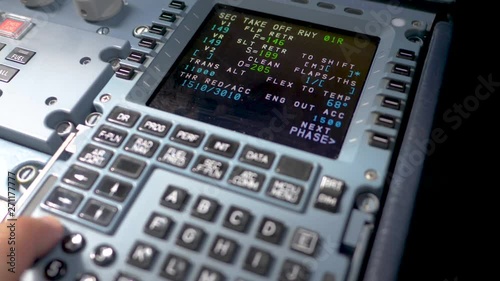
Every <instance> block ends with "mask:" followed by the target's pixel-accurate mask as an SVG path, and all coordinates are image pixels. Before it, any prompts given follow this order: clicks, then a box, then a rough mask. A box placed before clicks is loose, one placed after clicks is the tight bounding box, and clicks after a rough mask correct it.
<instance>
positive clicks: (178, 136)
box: [94, 107, 314, 181]
mask: <svg viewBox="0 0 500 281" xmlns="http://www.w3.org/2000/svg"><path fill="white" fill-rule="evenodd" d="M139 119H140V114H139V113H138V112H135V111H131V110H127V109H125V108H122V107H115V108H114V109H113V110H112V112H111V113H110V114H109V116H108V117H107V121H109V122H111V123H114V124H117V125H120V126H124V127H127V128H132V127H134V126H135V124H136V123H137V121H138V120H139ZM171 127H172V124H171V123H170V122H167V121H164V120H161V119H158V118H153V117H150V116H147V117H145V118H144V119H143V121H142V122H141V123H140V125H139V126H138V130H139V131H141V132H144V133H146V134H150V135H152V136H156V137H165V136H166V135H167V133H168V131H169V130H170V129H171ZM125 137H126V132H125V131H122V130H119V129H114V128H112V127H109V126H106V125H103V126H102V127H101V128H100V129H99V130H98V132H97V133H96V134H95V135H94V140H95V141H97V142H101V143H105V144H108V145H111V146H115V147H117V146H119V145H120V144H121V142H122V141H123V139H124V138H125ZM204 138H205V133H204V132H202V131H199V130H195V129H192V128H188V127H185V126H181V125H179V126H177V127H176V128H175V129H174V130H173V132H172V133H171V134H170V137H169V140H170V141H172V142H175V143H179V144H182V145H186V146H189V147H193V148H196V147H199V146H200V145H201V143H202V142H203V140H204ZM157 147H158V142H156V141H154V140H151V139H147V138H144V137H140V136H137V135H134V136H133V137H132V139H131V140H130V141H129V142H128V143H127V145H126V148H125V149H126V150H128V151H130V152H133V153H136V154H138V155H141V156H146V157H151V156H152V155H153V154H154V152H155V150H156V148H157ZM239 147H240V145H239V143H238V142H236V141H232V140H229V139H226V138H223V137H218V136H215V135H212V136H210V137H209V138H208V139H207V141H206V144H205V147H204V148H203V149H204V150H205V151H207V152H210V153H213V154H217V155H220V156H223V157H225V158H233V157H234V156H235V154H236V152H237V151H238V149H239ZM192 155H193V154H192V152H189V151H187V150H184V149H180V148H176V147H173V146H166V147H165V148H164V150H163V151H162V153H161V155H160V157H159V158H158V160H159V161H160V162H164V163H167V164H172V165H174V166H177V167H180V168H185V167H186V166H187V162H188V161H186V160H190V158H191V157H192ZM275 157H276V156H275V154H274V153H272V152H270V151H266V150H262V149H259V148H256V147H252V146H245V147H244V148H243V151H242V153H241V154H240V157H239V160H240V161H241V162H243V163H246V164H250V165H253V166H256V167H259V168H264V169H269V168H270V167H271V165H272V164H273V162H274V160H275ZM179 158H180V159H179ZM188 158H189V159H188ZM214 161H215V162H214ZM214 165H216V167H218V168H217V169H215V170H216V171H213V172H212V171H211V170H210V169H211V168H213V167H214ZM313 168H314V166H313V165H312V164H311V163H308V162H305V161H302V160H299V159H295V158H292V157H288V156H282V157H281V158H280V160H279V162H278V164H277V167H276V170H275V171H276V172H277V173H279V174H282V175H285V176H289V177H292V178H296V179H299V180H302V181H308V180H309V178H310V176H311V173H312V170H313ZM226 169H227V165H226V163H224V162H222V161H217V160H214V159H211V158H203V157H200V158H199V159H198V160H197V163H196V165H195V167H194V168H193V172H195V173H200V174H202V175H206V176H209V177H211V178H215V179H220V178H221V177H222V174H221V172H225V170H226ZM214 173H215V174H214ZM212 175H213V176H212Z"/></svg>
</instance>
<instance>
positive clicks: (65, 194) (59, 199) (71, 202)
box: [44, 187, 83, 214]
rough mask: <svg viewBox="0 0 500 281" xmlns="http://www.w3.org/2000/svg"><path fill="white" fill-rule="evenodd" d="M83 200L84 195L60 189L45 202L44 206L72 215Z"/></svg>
mask: <svg viewBox="0 0 500 281" xmlns="http://www.w3.org/2000/svg"><path fill="white" fill-rule="evenodd" d="M82 199H83V195H81V194H79V193H76V192H73V191H70V190H67V189H65V188H62V187H58V188H56V189H55V190H54V191H53V192H52V194H50V196H49V197H48V198H47V200H45V203H44V204H45V205H46V206H48V207H50V208H53V209H56V210H59V211H62V212H66V213H69V214H71V213H73V212H74V211H75V210H76V208H77V207H78V205H79V204H80V202H82Z"/></svg>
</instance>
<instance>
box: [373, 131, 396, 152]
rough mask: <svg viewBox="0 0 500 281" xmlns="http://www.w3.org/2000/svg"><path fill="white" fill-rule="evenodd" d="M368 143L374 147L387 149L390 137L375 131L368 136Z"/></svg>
mask: <svg viewBox="0 0 500 281" xmlns="http://www.w3.org/2000/svg"><path fill="white" fill-rule="evenodd" d="M369 144H370V145H371V146H374V147H378V148H382V149H389V148H390V147H391V138H390V137H389V136H385V135H381V134H377V133H375V134H373V135H372V136H371V137H370V140H369Z"/></svg>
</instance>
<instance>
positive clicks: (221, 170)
mask: <svg viewBox="0 0 500 281" xmlns="http://www.w3.org/2000/svg"><path fill="white" fill-rule="evenodd" d="M228 166H229V165H228V164H227V163H226V162H223V161H219V160H217V159H213V158H208V157H206V156H203V155H201V156H199V157H198V159H196V163H194V165H193V168H192V169H191V171H192V172H193V173H196V174H199V175H202V176H205V177H209V178H211V179H215V180H221V179H222V177H224V174H225V173H226V171H227V168H228Z"/></svg>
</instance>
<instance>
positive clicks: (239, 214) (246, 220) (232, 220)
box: [224, 206, 253, 232]
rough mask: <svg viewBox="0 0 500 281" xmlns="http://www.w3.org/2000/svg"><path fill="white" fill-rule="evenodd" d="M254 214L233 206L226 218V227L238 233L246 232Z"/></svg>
mask: <svg viewBox="0 0 500 281" xmlns="http://www.w3.org/2000/svg"><path fill="white" fill-rule="evenodd" d="M252 217H253V216H252V214H251V213H250V212H249V211H248V210H245V209H241V208H239V207H234V206H231V208H229V211H228V212H227V214H226V217H225V218H224V226H225V227H227V228H229V229H232V230H236V231H238V232H246V231H247V229H248V226H249V225H250V223H251V221H252Z"/></svg>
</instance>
